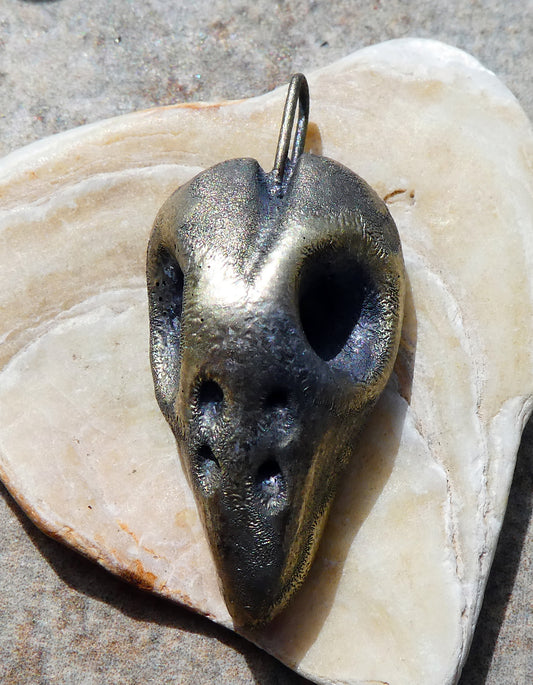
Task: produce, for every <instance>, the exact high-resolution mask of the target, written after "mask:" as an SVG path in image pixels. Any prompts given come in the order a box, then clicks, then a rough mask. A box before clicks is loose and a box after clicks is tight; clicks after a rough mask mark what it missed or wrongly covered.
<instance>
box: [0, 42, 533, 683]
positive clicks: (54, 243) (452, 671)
mask: <svg viewBox="0 0 533 685" xmlns="http://www.w3.org/2000/svg"><path fill="white" fill-rule="evenodd" d="M309 83H310V89H311V120H312V122H313V123H312V125H311V127H310V133H309V144H310V148H311V149H312V150H313V151H315V152H319V153H322V154H324V155H326V156H329V157H332V158H333V159H336V160H338V161H339V162H342V163H344V164H346V165H347V166H349V167H350V168H351V169H353V170H354V171H355V172H357V173H358V174H360V175H361V176H362V177H363V178H365V179H366V180H367V181H368V182H369V183H370V184H371V185H372V186H373V187H374V188H375V189H376V190H377V191H378V193H379V194H380V195H381V196H382V197H384V198H385V199H386V201H387V202H388V204H389V207H390V210H391V212H392V214H393V216H394V218H395V220H396V222H397V225H398V228H399V231H400V234H401V237H402V241H403V246H404V254H405V261H406V267H407V273H408V277H409V282H410V287H411V291H410V294H409V298H408V303H407V314H406V321H405V324H404V330H403V340H402V346H401V351H400V355H399V359H398V361H397V364H396V373H395V376H394V378H393V379H392V381H391V382H390V383H389V386H388V388H387V390H386V391H385V393H384V395H383V397H382V399H381V400H380V402H379V405H378V407H377V409H376V411H375V413H374V415H373V417H372V419H371V421H370V423H369V425H368V427H367V429H366V430H365V432H364V435H363V436H362V439H361V444H360V448H359V455H358V458H357V459H354V462H353V464H352V466H351V467H350V469H349V472H348V473H347V475H346V477H345V478H344V479H343V486H342V489H341V491H340V493H339V495H338V497H337V499H336V501H335V503H334V507H333V511H332V514H331V517H330V520H329V523H328V526H327V528H326V531H325V534H324V538H323V542H322V544H321V547H320V550H319V553H318V557H317V559H316V561H315V563H314V566H313V568H312V571H311V574H310V576H309V578H308V580H307V582H306V583H305V585H304V587H303V588H302V590H301V591H300V592H299V593H298V595H297V596H296V598H295V599H294V601H293V603H292V604H291V606H290V607H289V609H288V610H287V611H286V612H284V614H282V615H281V616H279V617H278V618H277V619H276V620H275V621H274V623H273V624H272V625H271V626H269V627H268V628H267V629H265V630H263V631H258V632H256V633H254V634H253V635H248V637H250V638H251V639H253V640H254V641H255V642H256V643H257V644H259V645H260V646H262V647H264V648H265V649H267V650H268V651H269V652H271V653H272V654H274V655H275V656H277V657H278V658H280V659H281V660H282V661H284V662H285V663H287V664H289V665H290V666H291V667H293V668H295V669H297V670H298V671H299V672H301V673H302V674H304V675H306V676H307V677H309V678H310V679H312V680H314V681H315V682H317V683H345V684H362V683H367V684H368V683H389V685H417V684H422V683H424V684H426V683H432V684H434V685H440V684H442V685H444V684H450V683H454V682H455V681H456V679H457V677H458V674H459V672H460V668H461V665H462V663H463V661H464V658H465V656H466V653H467V650H468V647H469V643H470V639H471V636H472V632H473V628H474V624H475V621H476V617H477V614H478V611H479V608H480V604H481V599H482V595H483V589H484V586H485V581H486V578H487V574H488V571H489V568H490V563H491V560H492V556H493V553H494V549H495V544H496V539H497V535H498V532H499V529H500V525H501V522H502V518H503V514H504V509H505V504H506V498H507V493H508V489H509V484H510V479H511V475H512V471H513V466H514V460H515V455H516V451H517V447H518V444H519V440H520V434H521V431H522V427H523V425H524V422H525V420H526V419H527V417H528V415H529V413H530V411H531V408H532V396H533V377H532V374H531V370H532V359H531V355H532V349H533V346H532V345H531V341H532V339H533V335H532V333H533V331H532V326H533V312H532V309H533V304H532V302H533V292H532V288H533V279H532V273H533V174H532V170H531V169H532V166H531V163H532V154H533V134H532V130H531V126H530V124H529V123H528V121H527V119H526V117H525V115H524V114H523V112H522V110H521V109H520V107H519V105H518V104H517V102H516V101H515V99H514V98H513V96H512V95H511V94H510V93H509V92H508V91H507V89H506V88H505V87H504V86H503V85H502V84H501V83H500V82H499V81H498V80H497V78H496V77H495V76H494V75H493V74H491V73H490V72H488V71H487V70H485V69H484V68H483V67H481V66H480V65H479V64H478V63H477V62H476V61H475V60H474V59H473V58H472V57H469V56H468V55H466V54H465V53H463V52H460V51H459V50H456V49H454V48H450V47H448V46H445V45H443V44H440V43H436V42H432V41H423V40H401V41H392V42H390V43H384V44H381V45H378V46H374V47H371V48H367V49H364V50H362V51H360V52H358V53H355V54H354V55H352V56H350V57H348V58H346V59H344V60H342V61H340V62H337V63H336V64H334V65H332V66H331V67H328V68H326V69H322V70H320V71H318V72H315V73H313V74H310V75H309ZM284 97H285V87H283V88H281V89H279V90H277V91H274V92H273V93H269V94H267V95H265V96H262V97H259V98H254V99H252V100H248V101H242V102H234V103H220V104H214V105H204V104H199V105H187V106H178V107H168V108H162V109H157V110H149V111H145V112H139V113H135V114H132V115H128V116H124V117H119V118H116V119H111V120H109V121H104V122H100V123H98V124H94V125H91V126H86V127H83V128H79V129H77V130H74V131H70V132H68V133H65V134H61V135H58V136H55V137H52V138H49V139H47V140H43V141H40V142H38V143H36V144H33V145H30V146H29V147H27V148H25V149H23V150H20V151H18V152H15V153H13V154H11V155H9V156H8V157H6V158H5V159H4V160H2V161H1V162H0V198H1V211H0V230H1V236H2V239H1V241H0V261H1V263H2V271H1V274H0V279H1V281H0V282H1V288H0V301H1V309H2V317H1V326H2V328H1V332H0V335H1V340H2V347H1V352H0V355H1V356H0V365H1V366H0V368H1V371H0V412H1V417H2V421H1V425H0V472H1V474H2V478H3V480H4V482H5V483H6V485H7V486H8V488H9V489H10V491H11V492H12V494H13V495H14V496H15V497H16V499H17V500H18V502H19V503H20V504H21V506H22V507H23V508H24V509H25V511H26V512H27V513H28V514H29V515H30V517H31V518H32V519H33V520H34V521H35V522H36V523H37V525H38V526H39V527H41V528H42V529H43V530H44V531H45V532H47V533H49V534H50V535H52V536H54V537H57V538H59V539H61V540H63V541H64V542H66V543H67V544H69V545H71V546H73V547H75V548H76V549H78V550H79V551H81V552H82V553H84V554H86V555H87V556H89V557H91V558H93V559H96V560H98V561H99V562H100V563H101V564H102V565H104V566H105V567H106V568H108V569H109V570H111V571H113V572H114V573H118V574H120V575H122V576H124V577H126V578H128V579H129V580H131V581H132V582H135V583H137V584H139V585H141V586H143V587H145V588H150V589H152V590H153V591H155V592H157V593H160V594H162V595H164V596H166V597H169V598H171V599H174V600H177V601H179V602H182V603H184V604H186V605H188V606H190V607H193V608H194V609H196V610H197V611H199V612H201V613H204V614H206V615H208V616H209V617H210V618H212V619H213V620H215V621H218V622H220V623H222V624H224V625H227V626H230V625H231V620H230V617H229V615H228V613H227V610H226V608H225V606H224V603H223V601H222V598H221V595H220V592H219V590H218V586H217V579H216V576H215V572H214V566H213V563H212V561H211V558H210V555H209V550H208V548H207V545H206V542H205V539H204V535H203V531H202V528H201V526H200V523H199V520H198V518H197V514H196V509H195V506H194V501H193V497H192V495H191V493H190V492H189V490H188V488H187V486H186V483H185V480H184V477H183V474H182V472H181V469H180V465H179V461H178V458H177V455H176V448H175V445H174V442H173V439H172V436H171V433H170V429H169V428H168V426H167V425H166V423H165V421H164V420H163V418H162V417H161V415H160V413H159V410H158V408H157V405H156V402H155V399H154V393H153V388H152V381H151V377H150V369H149V362H148V324H147V308H146V295H145V284H144V256H145V246H146V242H147V239H148V235H149V232H150V228H151V224H152V221H153V219H154V217H155V214H156V212H157V210H158V208H159V206H160V205H161V204H162V202H163V201H164V200H165V199H166V197H167V196H168V195H169V194H170V193H171V192H172V190H174V188H175V187H176V186H178V185H179V184H181V183H183V182H184V181H185V180H187V179H188V178H190V177H191V176H193V175H194V174H196V173H197V172H198V171H199V170H201V169H203V168H205V167H207V166H210V165H212V164H214V163H216V162H219V161H221V160H223V159H227V158H229V157H239V156H253V157H256V158H257V159H258V160H259V161H260V163H261V164H262V165H263V167H264V168H266V169H270V168H271V166H272V163H273V156H274V150H275V146H276V139H277V133H278V130H279V122H280V117H281V109H282V104H283V100H284Z"/></svg>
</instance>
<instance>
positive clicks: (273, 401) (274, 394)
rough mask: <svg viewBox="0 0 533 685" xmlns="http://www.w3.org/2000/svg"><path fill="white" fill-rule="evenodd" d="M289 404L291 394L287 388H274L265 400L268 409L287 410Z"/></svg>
mask: <svg viewBox="0 0 533 685" xmlns="http://www.w3.org/2000/svg"><path fill="white" fill-rule="evenodd" d="M288 403H289V393H288V392H287V390H286V389H285V388H273V389H272V390H271V391H270V392H269V394H268V395H267V396H266V399H265V408H266V409H285V408H286V407H287V405H288Z"/></svg>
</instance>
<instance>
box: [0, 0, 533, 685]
mask: <svg viewBox="0 0 533 685" xmlns="http://www.w3.org/2000/svg"><path fill="white" fill-rule="evenodd" d="M406 36H420V37H431V38H436V39H439V40H443V41H445V42H448V43H450V44H452V45H456V46H458V47H460V48H463V49H464V50H467V51H468V52H470V53H472V54H473V55H474V56H475V57H477V58H478V59H479V60H480V61H481V62H482V63H483V64H485V65H486V66H487V67H488V68H490V69H491V70H493V71H494V72H495V73H496V74H498V76H499V77H500V78H501V79H502V80H503V81H504V82H505V83H506V84H507V86H508V87H509V88H510V89H511V90H512V91H513V93H514V94H515V95H516V96H517V98H518V99H519V101H520V102H521V104H522V106H523V107H524V109H525V110H526V112H527V113H528V115H529V116H530V117H531V118H533V86H532V83H531V73H532V62H533V3H532V2H531V0H526V2H524V1H517V0H508V1H507V2H504V1H503V0H485V1H483V0H478V1H476V0H471V1H469V0H451V1H449V2H447V3H446V5H444V4H443V3H440V2H431V1H427V0H426V1H424V0H419V1H418V2H414V1H412V0H390V2H385V1H383V0H374V2H369V3H360V2H355V1H350V0H330V1H329V2H326V1H324V0H317V1H315V2H303V1H302V0H295V1H294V2H288V1H285V2H283V1H282V0H278V1H275V0H256V1H255V2H253V3H252V2H246V1H244V0H240V1H238V0H195V2H191V1H186V0H181V1H180V0H177V1H175V2H171V0H146V1H145V2H140V1H139V0H92V2H83V1H82V0H48V1H47V0H40V1H39V0H33V1H30V0H26V1H25V0H0V156H1V155H4V154H7V153H8V152H10V151H11V150H14V149H16V148H18V147H20V146H22V145H25V144H27V143H30V142H32V141H33V140H37V139H39V138H42V137H44V136H47V135H50V134H52V133H56V132H59V131H63V130H66V129H69V128H72V127H74V126H78V125H80V124H84V123H88V122H92V121H97V120H98V119H101V118H104V117H111V116H115V115H118V114H121V113H124V112H130V111H133V110H136V109H142V108H146V107H151V106H154V105H166V104H170V103H174V102H185V101H196V100H216V99H233V98H240V97H246V96H251V95H256V94H259V93H263V92H266V91H268V90H270V89H272V88H273V87H275V86H276V85H278V84H280V83H283V82H286V81H287V80H288V77H289V75H290V74H291V73H292V72H294V71H299V70H302V71H311V70H312V69H314V68H317V67H320V66H324V65H326V64H329V63H331V62H333V61H335V60H336V59H338V58H340V57H343V56H345V55H347V54H349V53H350V52H353V51H354V50H356V49H358V48H360V47H363V46H365V45H369V44H371V43H376V42H380V41H383V40H388V39H391V38H399V37H406ZM0 488H1V494H2V497H1V498H0V550H1V551H0V682H2V683H6V684H10V685H11V684H14V683H17V684H18V683H42V684H45V683H65V684H67V683H76V684H78V683H83V684H85V683H87V684H88V685H89V684H90V685H93V684H97V683H113V684H115V683H116V684H117V685H118V684H122V683H141V682H142V683H180V684H183V685H185V684H188V683H235V684H237V685H248V684H260V685H275V684H280V685H285V684H287V685H296V684H297V683H298V684H300V685H304V684H305V683H306V682H307V681H305V680H304V679H303V678H300V677H298V676H297V675H295V674H294V673H292V672H290V671H289V670H288V669H286V668H285V667H284V666H282V665H281V664H280V663H279V662H277V661H276V660H274V659H273V658H271V657H270V656H268V655H267V654H265V653H263V652H261V651H260V650H259V649H257V648H255V647H254V646H252V645H250V644H249V643H247V642H246V641H244V640H242V639H240V638H239V637H237V636H235V635H234V634H232V633H230V632H229V631H226V630H224V629H222V628H219V627H218V626H216V625H214V624H212V623H210V622H209V621H208V620H206V619H202V618H200V617H197V616H195V615H193V614H191V613H189V612H187V611H186V610H184V609H182V608H180V607H177V606H174V605H172V604H170V603H168V602H165V601H162V600H160V599H158V598H155V597H152V596H150V595H148V594H144V593H142V592H140V591H137V590H135V589H134V588H132V587H129V586H128V585H126V584H124V583H122V582H121V581H119V580H117V579H115V578H114V577H112V576H111V575H109V574H108V573H106V572H105V571H103V570H102V569H100V568H99V567H97V566H95V565H94V564H92V563H91V562H89V561H87V560H85V559H83V558H82V557H80V556H78V555H77V554H76V553H74V552H72V551H70V550H68V549H66V548H64V547H63V546H61V545H60V544H58V543H56V542H54V541H52V540H50V539H48V538H46V537H45V536H44V535H42V534H41V533H40V532H39V531H38V530H37V529H36V528H35V527H34V526H33V525H32V524H31V523H30V522H29V520H27V519H26V517H25V516H24V514H23V513H22V512H21V511H20V510H19V508H18V507H17V505H16V504H14V502H13V500H12V499H11V497H10V496H9V494H8V493H7V492H6V491H5V489H4V488H3V487H2V486H0ZM532 493H533V421H530V423H529V424H528V426H527V427H526V430H525V433H524V437H523V440H522V444H521V448H520V453H519V455H518V462H517V467H516V471H515V476H514V480H513V485H512V489H511V494H510V498H509V507H508V511H507V514H506V518H505V522H504V526H503V529H502V534H501V537H500V541H499V544H498V549H497V552H496V558H495V561H494V565H493V569H492V572H491V576H490V579H489V583H488V588H487V593H486V597H485V601H484V604H483V608H482V611H481V615H480V619H479V623H478V626H477V629H476V633H475V636H474V641H473V645H472V650H471V653H470V656H469V658H468V661H467V664H466V666H465V669H464V672H463V675H462V677H461V681H460V685H525V684H526V683H530V682H533V629H532V628H533V626H532V623H533V621H532V617H533V609H532V603H533V590H532V586H533V571H532V568H531V563H532V562H531V560H532V556H533V534H532V533H533V526H532V523H531V509H532ZM428 685H431V684H428Z"/></svg>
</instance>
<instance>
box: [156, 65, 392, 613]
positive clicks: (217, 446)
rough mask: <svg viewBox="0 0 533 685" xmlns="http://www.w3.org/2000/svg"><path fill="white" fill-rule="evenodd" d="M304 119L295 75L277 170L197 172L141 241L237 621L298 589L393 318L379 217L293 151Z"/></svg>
mask: <svg viewBox="0 0 533 685" xmlns="http://www.w3.org/2000/svg"><path fill="white" fill-rule="evenodd" d="M297 108H298V116H297V117H296V124H295V122H294V120H295V114H296V109H297ZM308 112H309V94H308V88H307V82H306V80H305V78H304V77H303V76H302V75H300V74H297V75H296V76H294V77H293V79H292V81H291V84H290V86H289V93H288V96H287V102H286V104H285V110H284V114H283V121H282V127H281V133H280V140H279V143H278V150H277V154H276V160H275V164H274V169H273V170H272V171H271V172H269V173H266V172H265V171H263V169H262V168H261V167H260V166H259V164H258V162H257V161H255V160H254V159H233V160H229V161H225V162H222V163H220V164H217V165H216V166H214V167H211V168H210V169H207V170H205V171H203V172H202V173H200V174H198V175H197V176H195V177H194V178H193V179H192V180H191V181H189V182H188V183H186V184H185V185H183V186H181V187H180V188H178V189H177V190H176V191H175V192H174V193H173V194H172V195H171V196H170V198H169V199H168V200H167V201H166V202H165V204H164V205H163V207H162V208H161V210H160V211H159V213H158V215H157V218H156V220H155V223H154V227H153V231H152V234H151V237H150V242H149V245H148V257H147V280H148V296H149V312H150V342H151V365H152V373H153V379H154V385H155V394H156V398H157V401H158V403H159V406H160V408H161V411H162V412H163V414H164V416H165V417H166V419H167V421H168V422H169V424H170V426H171V428H172V431H173V432H174V435H175V437H176V441H177V445H178V450H179V454H180V457H181V460H182V463H183V467H184V470H185V472H186V474H187V477H188V480H189V482H190V485H191V487H192V489H193V491H194V495H195V498H196V502H197V506H198V509H199V512H200V515H201V518H202V520H203V524H204V527H205V530H206V533H207V537H208V540H209V543H210V546H211V550H212V554H213V557H214V560H215V563H216V567H217V571H218V574H219V577H220V581H221V586H222V590H223V594H224V597H225V600H226V603H227V606H228V609H229V611H230V613H231V614H232V616H233V618H234V621H235V622H236V623H237V624H241V625H251V624H259V623H264V622H266V621H269V620H270V619H271V618H272V617H273V616H274V615H275V614H276V613H277V612H278V611H280V610H281V609H283V608H284V607H285V606H286V604H287V603H288V601H289V599H290V597H291V596H292V595H293V593H294V592H295V590H296V589H297V588H298V587H299V585H300V584H301V583H302V582H303V580H304V578H305V576H306V574H307V572H308V570H309V567H310V565H311V562H312V559H313V556H314V553H315V551H316V548H317V546H318V542H319V540H320V535H321V532H322V530H323V528H324V524H325V521H326V517H327V513H328V510H329V507H330V504H331V502H332V499H333V496H334V494H335V490H336V487H337V483H338V481H339V478H340V476H341V474H342V472H343V469H344V467H345V465H346V463H347V462H348V460H349V459H351V458H352V454H353V453H354V449H355V444H356V438H357V435H358V433H359V432H360V430H361V427H362V425H363V423H364V421H365V419H366V417H367V415H368V413H369V411H370V410H371V409H372V407H373V405H374V404H375V402H376V400H377V398H378V397H379V395H380V393H381V391H382V390H383V388H384V387H385V384H386V383H387V380H388V378H389V375H390V373H391V370H392V367H393V364H394V360H395V357H396V353H397V350H398V344H399V338H400V330H401V322H402V317H403V299H404V288H405V283H404V266H403V259H402V252H401V246H400V240H399V237H398V232H397V229H396V226H395V224H394V221H393V220H392V218H391V216H390V214H389V212H388V210H387V208H386V206H385V204H384V202H383V201H382V200H381V199H380V198H379V197H378V196H377V194H376V193H375V192H374V191H373V190H372V189H371V188H370V187H369V186H368V185H367V184H366V183H365V181H363V180H362V179H361V178H359V177H358V176H357V175H356V174H354V173H353V172H352V171H350V170H349V169H347V168H346V167H344V166H342V165H340V164H338V163H336V162H334V161H332V160H330V159H327V158H325V157H321V156H316V155H313V154H308V153H304V144H305V136H306V129H307V121H308ZM293 128H294V129H295V132H294V136H292V130H293ZM291 137H293V138H294V142H293V147H292V150H291V154H290V156H289V146H290V140H291Z"/></svg>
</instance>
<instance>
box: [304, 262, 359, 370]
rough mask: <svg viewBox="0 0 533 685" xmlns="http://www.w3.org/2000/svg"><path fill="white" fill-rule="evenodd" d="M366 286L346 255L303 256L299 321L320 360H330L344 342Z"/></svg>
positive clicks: (356, 268)
mask: <svg viewBox="0 0 533 685" xmlns="http://www.w3.org/2000/svg"><path fill="white" fill-rule="evenodd" d="M370 289H371V283H370V279H369V278H368V277H367V275H366V274H365V273H364V271H363V269H362V268H361V266H360V264H358V263H357V261H356V260H354V259H353V257H350V256H349V255H348V256H347V255H346V254H339V253H337V252H334V251H324V252H320V253H317V254H312V255H310V256H309V257H308V258H307V259H306V261H305V263H304V265H303V267H302V270H301V273H300V287H299V303H298V304H299V312H300V322H301V325H302V329H303V332H304V333H305V336H306V338H307V341H308V342H309V345H310V346H311V347H312V348H313V350H314V351H315V352H316V354H317V355H318V356H319V357H320V358H321V359H323V360H324V361H329V360H330V359H333V358H334V357H336V356H337V355H338V354H339V352H341V350H342V349H343V347H344V346H345V345H346V343H347V342H348V340H349V338H350V336H351V334H352V331H353V330H354V328H355V327H356V325H357V323H358V321H359V319H360V317H361V314H362V312H363V308H364V306H365V300H366V299H367V295H368V293H369V291H370Z"/></svg>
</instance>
